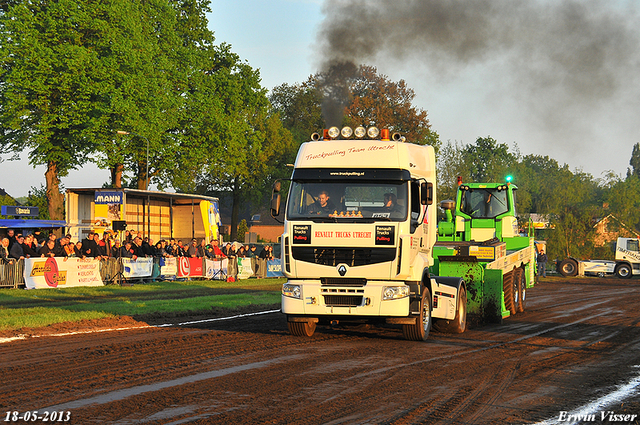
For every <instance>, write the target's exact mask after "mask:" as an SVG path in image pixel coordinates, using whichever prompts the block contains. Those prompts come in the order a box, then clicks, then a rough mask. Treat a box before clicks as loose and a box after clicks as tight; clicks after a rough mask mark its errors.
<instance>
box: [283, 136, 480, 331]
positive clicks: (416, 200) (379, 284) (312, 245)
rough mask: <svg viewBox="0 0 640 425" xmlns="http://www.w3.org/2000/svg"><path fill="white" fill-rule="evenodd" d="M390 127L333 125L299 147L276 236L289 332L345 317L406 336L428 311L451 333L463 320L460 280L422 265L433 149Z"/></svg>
mask: <svg viewBox="0 0 640 425" xmlns="http://www.w3.org/2000/svg"><path fill="white" fill-rule="evenodd" d="M389 133H390V132H389V131H388V130H381V131H378V129H377V128H375V127H371V128H369V129H367V130H365V129H364V128H363V127H358V128H357V129H355V132H354V131H352V130H351V129H350V128H348V127H345V128H343V129H342V130H341V131H340V130H339V129H338V128H336V127H333V128H331V129H328V130H324V131H323V135H322V136H320V135H319V134H317V133H314V135H312V140H311V141H310V142H307V143H304V144H302V146H301V147H300V150H299V152H298V156H297V159H296V162H295V166H294V170H293V173H292V176H291V179H290V181H291V183H290V188H289V194H288V197H287V202H286V211H285V217H284V233H283V235H282V271H283V273H284V275H285V276H286V277H287V279H288V280H287V282H286V283H285V284H284V285H283V287H282V312H283V313H284V314H286V316H287V322H288V327H289V330H290V332H291V333H292V334H293V335H297V336H311V335H313V333H314V332H315V329H316V324H318V323H320V324H327V325H328V324H333V325H334V324H337V323H338V322H340V323H344V322H351V321H357V322H362V321H367V322H386V323H390V324H396V325H401V326H402V331H403V334H404V336H405V338H407V339H409V340H425V339H427V336H428V334H429V331H430V329H431V325H432V318H433V320H442V321H447V328H448V329H449V330H451V331H452V332H463V331H464V330H465V328H466V311H467V297H466V287H465V282H464V280H463V279H462V278H459V277H439V276H433V275H430V273H429V267H430V266H432V265H433V263H434V260H433V252H432V250H433V246H434V244H435V242H436V236H437V229H436V203H435V201H436V167H435V153H434V150H433V148H432V147H431V146H420V145H417V144H412V143H406V142H405V140H404V137H402V136H400V135H398V134H393V135H392V136H390V134H389ZM280 188H281V183H280V182H276V183H275V185H274V193H273V197H272V200H271V214H272V215H273V216H274V217H276V218H277V217H278V216H279V215H280V209H281V208H280V207H281V205H280V204H281V194H280Z"/></svg>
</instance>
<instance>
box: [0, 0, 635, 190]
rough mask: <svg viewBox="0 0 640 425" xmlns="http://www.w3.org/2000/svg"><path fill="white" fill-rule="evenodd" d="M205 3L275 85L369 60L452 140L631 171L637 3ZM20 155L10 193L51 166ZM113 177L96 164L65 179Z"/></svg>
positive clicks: (220, 34) (223, 34)
mask: <svg viewBox="0 0 640 425" xmlns="http://www.w3.org/2000/svg"><path fill="white" fill-rule="evenodd" d="M211 9H212V12H211V13H210V14H209V15H208V17H209V23H210V24H209V27H210V28H211V30H213V31H214V33H215V37H216V43H222V42H226V43H229V44H231V46H232V50H233V51H234V52H236V53H237V54H238V55H239V56H240V57H241V58H242V59H243V60H245V61H247V62H248V64H249V65H251V66H252V67H253V68H258V69H259V70H260V73H261V76H262V83H263V86H264V87H266V88H267V89H269V90H270V89H272V88H273V87H275V86H278V85H280V84H282V83H288V84H295V83H300V82H303V81H305V80H306V79H307V78H308V77H309V76H310V75H311V74H314V73H316V72H318V71H319V70H321V69H323V67H326V66H327V63H328V62H329V61H331V60H351V61H354V62H355V63H365V64H367V65H372V66H375V67H377V69H378V72H379V73H381V74H384V75H387V76H388V77H389V79H391V80H392V81H399V80H401V79H402V80H405V81H406V83H407V85H408V86H409V87H410V88H412V89H413V90H414V91H415V94H416V97H415V99H414V105H415V106H417V107H419V108H421V109H424V110H426V111H427V112H428V117H429V120H430V123H431V125H432V129H433V130H435V131H436V132H437V133H438V134H439V135H440V139H441V140H442V141H443V142H444V143H446V142H452V143H459V144H463V145H466V144H472V143H474V142H475V140H476V139H477V138H478V137H492V138H494V139H496V140H497V141H498V142H499V143H505V144H507V145H508V146H509V147H510V148H512V149H515V148H516V147H517V149H518V150H519V152H520V154H522V155H529V154H533V155H543V156H549V157H550V158H551V159H554V160H556V161H557V162H558V163H559V164H560V165H564V164H567V165H568V166H569V169H571V170H572V171H577V170H579V171H584V172H587V173H590V174H591V175H593V176H594V177H595V178H601V177H604V176H605V173H606V172H608V171H613V172H614V173H615V174H616V175H619V176H621V177H624V176H625V175H626V170H627V168H628V167H629V159H630V157H631V152H632V148H633V145H634V144H635V143H638V142H640V132H639V129H638V123H640V81H639V79H640V72H639V71H640V70H639V67H640V48H638V44H639V43H640V35H638V34H636V33H638V31H637V28H638V24H639V23H640V19H638V16H639V15H638V11H637V10H636V8H635V5H634V2H633V1H622V0H619V1H604V0H584V1H583V0H580V1H579V0H537V1H529V0H478V1H474V2H468V1H466V0H421V1H415V0H413V1H389V0H270V1H265V0H212V1H211ZM21 156H22V157H23V159H22V160H21V161H5V162H3V163H2V164H0V170H1V171H0V172H1V173H2V175H3V178H2V182H1V183H0V187H2V188H4V189H5V190H6V191H7V192H8V193H9V194H11V195H12V196H14V197H19V196H26V195H27V193H28V191H29V190H30V188H31V187H39V186H40V185H44V184H45V180H44V172H45V169H44V167H37V168H35V169H34V168H33V167H32V166H30V165H28V162H27V161H26V156H27V155H26V153H23V154H22V155H21ZM3 159H7V158H6V157H4V158H3ZM108 179H109V175H108V172H107V171H106V170H98V169H97V168H96V167H95V166H93V165H90V164H89V165H86V166H84V167H83V168H82V169H81V170H77V171H72V172H71V173H70V174H69V176H68V177H65V178H63V179H62V183H63V185H64V186H65V187H69V188H77V187H100V186H102V184H103V183H104V182H106V181H108ZM151 188H152V189H153V186H152V187H151Z"/></svg>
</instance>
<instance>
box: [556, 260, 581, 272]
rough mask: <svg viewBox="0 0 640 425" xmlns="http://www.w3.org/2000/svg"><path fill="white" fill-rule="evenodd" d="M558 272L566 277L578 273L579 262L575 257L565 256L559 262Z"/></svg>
mask: <svg viewBox="0 0 640 425" xmlns="http://www.w3.org/2000/svg"><path fill="white" fill-rule="evenodd" d="M558 273H560V274H561V275H562V276H565V277H573V276H577V275H578V262H577V261H576V260H574V259H573V258H565V259H564V260H562V261H560V264H558Z"/></svg>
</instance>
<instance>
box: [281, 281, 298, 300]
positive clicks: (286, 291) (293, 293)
mask: <svg viewBox="0 0 640 425" xmlns="http://www.w3.org/2000/svg"><path fill="white" fill-rule="evenodd" d="M282 295H284V296H285V297H291V298H296V299H300V298H302V291H301V290H300V285H292V284H290V283H285V284H284V285H282Z"/></svg>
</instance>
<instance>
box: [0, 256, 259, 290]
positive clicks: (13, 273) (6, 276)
mask: <svg viewBox="0 0 640 425" xmlns="http://www.w3.org/2000/svg"><path fill="white" fill-rule="evenodd" d="M251 268H252V270H253V275H252V276H251V277H258V278H266V277H267V260H264V259H262V258H252V259H251ZM122 272H123V266H122V261H121V260H120V259H119V258H106V259H102V260H100V277H101V278H102V281H103V282H104V284H105V285H109V284H120V283H122V282H124V281H125V279H124V278H123V276H122V274H121V273H122ZM230 276H232V277H237V276H238V262H237V261H229V263H228V265H227V273H226V274H224V275H222V276H216V277H217V278H218V279H220V278H227V277H230ZM202 277H203V278H205V277H204V276H202ZM175 278H176V276H173V277H172V279H175ZM149 280H167V279H165V277H163V276H161V275H160V258H154V259H153V273H152V275H151V276H145V277H139V278H127V279H126V281H128V282H131V283H135V282H144V281H149ZM24 286H25V282H24V260H13V261H12V262H11V263H5V264H0V288H20V287H24Z"/></svg>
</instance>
